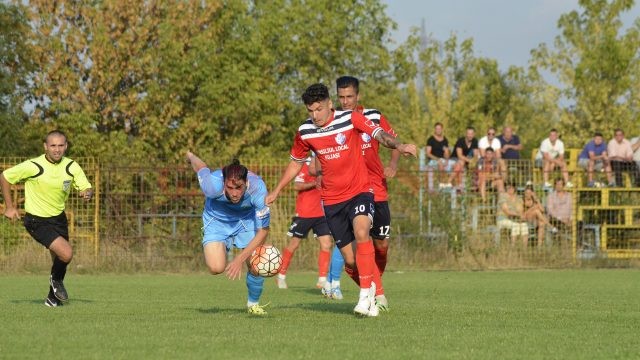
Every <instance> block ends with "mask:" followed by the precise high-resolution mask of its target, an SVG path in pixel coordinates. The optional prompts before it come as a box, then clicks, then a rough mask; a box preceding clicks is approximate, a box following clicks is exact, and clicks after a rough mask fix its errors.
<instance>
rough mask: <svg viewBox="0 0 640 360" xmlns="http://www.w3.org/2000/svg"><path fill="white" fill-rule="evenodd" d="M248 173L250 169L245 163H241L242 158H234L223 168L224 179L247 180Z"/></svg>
mask: <svg viewBox="0 0 640 360" xmlns="http://www.w3.org/2000/svg"><path fill="white" fill-rule="evenodd" d="M248 173H249V170H248V169H247V168H246V167H245V166H244V165H240V160H238V159H233V160H232V161H231V164H229V165H227V166H225V167H223V168H222V179H223V180H227V179H230V180H242V181H244V182H247V174H248Z"/></svg>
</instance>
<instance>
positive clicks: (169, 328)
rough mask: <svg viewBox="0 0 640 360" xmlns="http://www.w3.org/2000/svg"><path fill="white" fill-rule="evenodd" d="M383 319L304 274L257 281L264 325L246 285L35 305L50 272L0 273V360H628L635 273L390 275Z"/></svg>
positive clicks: (180, 278)
mask: <svg viewBox="0 0 640 360" xmlns="http://www.w3.org/2000/svg"><path fill="white" fill-rule="evenodd" d="M384 278H385V289H386V291H387V295H388V298H389V302H390V305H391V312H389V313H382V314H381V315H380V317H378V318H364V319H362V318H356V317H355V316H354V315H353V313H352V311H353V307H354V306H355V303H356V298H357V293H358V291H357V289H356V287H355V285H353V284H352V282H351V280H350V279H348V278H347V277H346V276H345V277H343V290H344V292H345V299H344V300H342V301H329V300H326V299H323V298H322V297H321V296H320V295H319V291H318V290H316V289H315V288H314V284H315V275H314V274H312V273H296V272H291V273H290V275H289V279H288V282H289V287H290V288H289V289H287V290H279V289H277V288H276V286H275V282H274V280H273V279H267V281H266V286H265V291H264V293H263V295H262V299H261V300H262V302H271V305H270V306H269V307H268V308H267V310H268V311H269V315H268V316H267V317H265V318H255V317H251V316H249V315H248V314H247V313H246V308H245V303H246V288H245V285H244V281H230V280H227V279H226V278H225V277H223V276H215V277H214V276H209V275H96V276H93V275H76V274H74V273H73V271H70V273H69V274H68V276H67V280H66V281H65V284H66V286H67V289H68V291H69V294H70V298H71V301H70V303H69V304H68V305H66V306H64V307H61V308H47V307H45V306H44V305H43V300H44V297H45V295H46V293H47V287H48V284H47V280H48V276H47V275H46V274H44V275H37V276H35V275H27V276H25V275H15V276H14V275H1V276H0V306H1V310H0V321H1V322H2V326H1V327H0V358H2V359H28V358H51V359H125V358H126V359H168V358H180V359H251V358H257V359H374V358H375V359H416V358H417V359H496V358H499V359H515V358H526V359H550V358H552V359H586V358H589V359H597V358H600V359H614V358H615V359H636V358H640V342H639V341H638V329H640V305H639V304H640V300H639V299H640V271H638V270H571V271H504V272H408V273H394V272H388V273H386V274H385V276H384Z"/></svg>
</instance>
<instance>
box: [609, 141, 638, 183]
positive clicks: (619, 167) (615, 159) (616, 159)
mask: <svg viewBox="0 0 640 360" xmlns="http://www.w3.org/2000/svg"><path fill="white" fill-rule="evenodd" d="M613 136H614V137H613V139H611V141H609V144H608V145H607V153H609V161H610V162H611V168H612V169H613V173H614V175H615V178H616V185H617V186H622V185H623V182H622V172H623V171H628V172H629V173H632V174H633V179H634V184H635V186H640V170H639V169H638V165H637V164H636V163H635V161H633V148H632V147H631V143H630V142H629V140H627V139H625V138H624V131H622V129H619V128H618V129H615V130H614V131H613Z"/></svg>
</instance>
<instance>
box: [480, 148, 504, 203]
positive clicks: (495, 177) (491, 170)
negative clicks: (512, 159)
mask: <svg viewBox="0 0 640 360" xmlns="http://www.w3.org/2000/svg"><path fill="white" fill-rule="evenodd" d="M505 174H506V167H505V166H504V161H502V159H498V158H497V157H496V156H495V151H493V148H491V147H488V148H486V149H485V153H484V157H482V158H480V160H478V189H479V190H480V196H481V197H482V201H486V200H487V187H490V188H494V189H496V190H497V191H498V192H499V193H502V192H504V176H505Z"/></svg>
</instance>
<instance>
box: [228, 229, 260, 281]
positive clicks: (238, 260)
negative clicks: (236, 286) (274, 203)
mask: <svg viewBox="0 0 640 360" xmlns="http://www.w3.org/2000/svg"><path fill="white" fill-rule="evenodd" d="M267 235H269V228H268V227H267V228H261V229H258V231H257V232H256V236H254V237H253V239H251V241H250V242H249V244H248V245H247V247H245V248H244V249H242V251H241V252H240V253H239V254H238V255H236V257H235V258H233V260H231V262H230V263H229V264H227V268H226V269H225V270H226V272H227V277H228V278H229V279H230V280H235V279H239V278H240V276H241V275H242V264H243V263H245V262H247V260H248V259H249V258H250V257H251V254H253V251H254V250H255V249H256V248H257V247H258V246H260V245H262V244H264V241H265V240H266V239H267Z"/></svg>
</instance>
